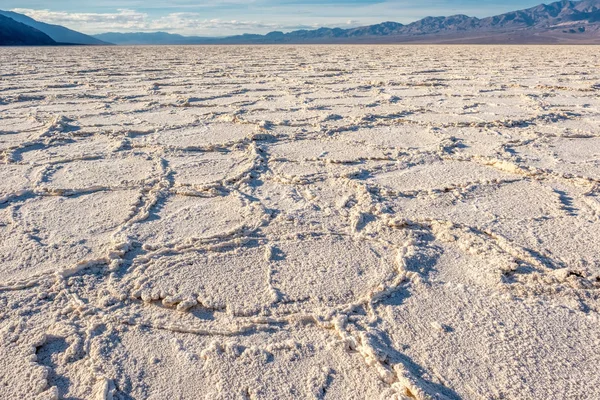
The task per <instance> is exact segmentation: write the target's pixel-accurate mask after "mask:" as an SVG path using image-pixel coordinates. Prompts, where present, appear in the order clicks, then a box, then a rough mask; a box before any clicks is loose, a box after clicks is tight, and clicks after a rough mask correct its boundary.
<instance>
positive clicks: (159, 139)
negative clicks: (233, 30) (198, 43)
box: [0, 46, 600, 400]
mask: <svg viewBox="0 0 600 400" xmlns="http://www.w3.org/2000/svg"><path fill="white" fill-rule="evenodd" d="M599 95H600V47H589V46H565V47H558V46H557V47H553V46H539V47H536V46H530V47H526V46H504V47H503V46H371V47H369V46H272V47H260V46H247V47H243V46H242V47H239V46H224V47H122V48H119V47H70V48H66V47H65V48H12V49H8V48H3V49H0V398H2V399H59V398H64V399H93V400H100V399H123V400H124V399H206V400H213V399H332V400H339V399H369V400H370V399H419V400H422V399H594V398H600V318H599V312H600V296H599V294H600V96H599Z"/></svg>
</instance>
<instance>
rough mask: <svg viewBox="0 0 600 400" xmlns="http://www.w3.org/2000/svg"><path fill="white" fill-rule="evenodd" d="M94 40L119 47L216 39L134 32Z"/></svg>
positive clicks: (110, 34)
mask: <svg viewBox="0 0 600 400" xmlns="http://www.w3.org/2000/svg"><path fill="white" fill-rule="evenodd" d="M94 38H96V39H99V40H102V41H104V42H109V43H114V44H119V45H144V44H146V45H157V44H203V43H206V42H209V41H214V40H216V39H211V38H204V37H197V36H182V35H175V34H172V33H166V32H153V33H146V32H134V33H118V32H107V33H101V34H99V35H94Z"/></svg>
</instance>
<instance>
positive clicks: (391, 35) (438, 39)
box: [95, 0, 600, 44]
mask: <svg viewBox="0 0 600 400" xmlns="http://www.w3.org/2000/svg"><path fill="white" fill-rule="evenodd" d="M117 35H118V36H117ZM95 37H96V38H98V39H102V40H106V41H109V42H111V43H116V44H286V43H288V44H302V43H481V44H488V43H549V44H550V43H597V44H600V0H582V1H569V0H562V1H558V2H555V3H551V4H548V5H546V4H541V5H539V6H536V7H532V8H528V9H525V10H518V11H512V12H508V13H505V14H501V15H496V16H493V17H488V18H481V19H480V18H475V17H469V16H467V15H452V16H449V17H426V18H423V19H421V20H419V21H416V22H413V23H410V24H406V25H403V24H400V23H397V22H383V23H381V24H377V25H370V26H363V27H358V28H349V29H342V28H319V29H315V30H298V31H293V32H289V33H283V32H271V33H268V34H266V35H251V34H244V35H239V36H230V37H226V38H204V37H186V36H181V35H171V34H168V33H164V32H158V33H132V34H130V33H122V34H115V33H110V34H102V35H96V36H95Z"/></svg>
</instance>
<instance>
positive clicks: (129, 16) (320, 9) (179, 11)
mask: <svg viewBox="0 0 600 400" xmlns="http://www.w3.org/2000/svg"><path fill="white" fill-rule="evenodd" d="M539 3H541V0H505V1H500V0H387V1H385V0H325V1H323V0H321V1H317V0H278V1H276V0H214V1H192V0H169V1H164V0H162V1H159V0H102V1H99V0H78V1H67V0H52V1H47V0H46V1H42V0H2V6H1V7H2V8H3V9H5V10H13V11H17V12H21V13H24V14H27V15H29V16H31V17H33V18H35V19H38V20H40V21H44V22H49V23H56V24H61V25H65V26H67V27H69V28H72V29H76V30H79V31H82V32H85V33H100V32H108V31H113V32H139V31H148V32H152V31H166V32H171V33H181V34H186V35H200V36H225V35H234V34H240V33H267V32H270V31H273V30H282V31H290V30H294V29H303V28H307V29H312V28H316V27H321V26H328V27H337V26H339V27H351V26H360V25H368V24H373V23H378V22H383V21H396V22H402V23H409V22H412V21H415V20H418V19H420V18H423V17H426V16H438V15H452V14H467V15H470V16H476V17H485V16H490V15H495V14H500V13H502V12H506V11H512V10H516V9H522V8H528V7H531V6H534V5H537V4H539Z"/></svg>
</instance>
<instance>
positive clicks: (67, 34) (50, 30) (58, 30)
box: [0, 10, 109, 45]
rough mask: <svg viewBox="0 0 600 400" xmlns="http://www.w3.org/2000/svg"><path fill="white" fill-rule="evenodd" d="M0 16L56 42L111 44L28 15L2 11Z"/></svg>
mask: <svg viewBox="0 0 600 400" xmlns="http://www.w3.org/2000/svg"><path fill="white" fill-rule="evenodd" d="M0 15H3V16H5V17H9V18H12V19H13V20H15V21H17V22H20V23H22V24H25V25H28V26H30V27H32V28H35V29H37V30H39V31H41V32H43V33H45V34H46V35H48V36H50V37H51V38H52V39H53V40H54V41H55V42H58V43H64V44H93V45H101V44H104V45H106V44H109V43H106V42H104V41H102V40H99V39H96V38H94V37H92V36H89V35H85V34H83V33H80V32H77V31H74V30H71V29H68V28H65V27H64V26H60V25H51V24H46V23H44V22H39V21H36V20H35V19H33V18H30V17H28V16H26V15H23V14H19V13H16V12H12V11H3V10H0Z"/></svg>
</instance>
